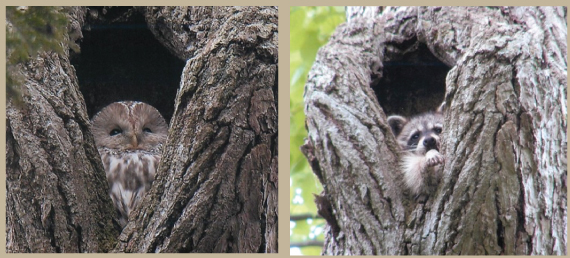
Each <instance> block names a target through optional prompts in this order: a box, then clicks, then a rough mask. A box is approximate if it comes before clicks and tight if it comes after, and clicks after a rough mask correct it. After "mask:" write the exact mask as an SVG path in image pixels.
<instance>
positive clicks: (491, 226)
mask: <svg viewBox="0 0 570 258" xmlns="http://www.w3.org/2000/svg"><path fill="white" fill-rule="evenodd" d="M347 17H348V19H349V21H348V22H347V23H346V24H344V25H341V26H340V27H339V28H338V29H337V32H336V33H335V34H334V35H333V36H332V37H331V40H330V42H329V43H328V44H327V45H326V46H325V47H323V48H322V49H321V50H320V51H319V54H318V55H317V61H316V62H315V65H314V66H313V68H312V71H311V72H310V73H309V80H308V82H307V84H306V92H305V105H306V106H305V112H306V115H307V127H308V138H307V140H306V142H305V145H304V146H303V150H304V153H305V154H306V156H307V158H308V160H309V162H310V163H311V166H312V167H313V170H314V172H315V173H316V174H317V176H318V177H319V179H320V180H321V182H322V183H323V186H324V192H323V193H322V194H321V195H320V196H319V197H318V198H317V204H318V207H319V213H320V214H322V215H323V217H325V218H326V219H327V222H328V224H329V227H328V230H327V233H326V241H325V246H324V248H323V254H328V255H339V254H354V255H356V254H394V255H402V254H415V255H417V254H424V255H427V254H432V255H438V254H440V255H441V254H472V255H475V254H479V255H480V254H509V255H513V254H526V255H530V254H534V255H536V254H539V255H548V254H557V255H561V254H566V239H567V233H566V228H567V221H566V217H567V211H566V208H567V201H566V200H567V197H566V193H567V188H566V175H567V168H566V166H567V161H566V146H567V142H566V141H567V140H566V126H567V124H566V123H567V122H566V121H567V120H566V116H567V110H566V91H567V89H566V83H567V81H566V70H567V52H566V51H567V47H566V33H567V24H566V8H563V7H501V8H483V7H459V8H458V7H396V8H393V7H387V8H385V9H384V10H379V9H376V8H371V7H365V8H347ZM418 44H423V45H425V46H427V49H429V50H430V52H431V53H432V54H433V55H434V56H435V57H437V59H439V60H440V61H441V62H443V63H445V64H446V65H448V66H449V67H451V70H450V71H449V73H447V77H446V80H445V102H446V105H445V107H446V114H445V125H444V133H443V144H442V153H443V154H444V155H445V164H444V167H443V175H444V178H443V180H442V182H441V183H440V184H439V186H438V190H437V191H436V192H434V193H431V195H430V196H429V198H428V200H427V201H426V202H419V201H417V200H414V199H413V198H411V197H409V196H407V195H405V194H402V190H401V178H400V177H401V175H400V174H399V173H398V167H397V162H398V147H397V145H396V143H395V140H394V136H393V135H392V133H391V132H390V129H389V127H388V125H387V123H386V116H385V113H384V110H387V108H390V109H391V110H398V109H397V108H400V107H397V108H394V107H388V106H387V105H386V103H383V102H382V101H380V102H378V99H381V100H383V99H389V96H388V98H386V96H379V97H378V98H376V96H375V94H376V95H378V92H382V93H385V92H389V91H386V84H388V82H387V81H386V80H385V78H384V77H386V69H385V68H386V64H387V63H389V62H392V61H394V60H396V61H397V60H400V59H401V58H402V56H404V55H407V54H408V53H409V52H414V51H416V52H417V49H418ZM422 69H423V68H422ZM426 69H427V68H426ZM418 76H420V75H417V74H412V75H411V76H408V77H405V78H399V79H400V80H404V81H406V80H414V79H416V78H415V77H418ZM391 79H394V78H391ZM378 81H379V83H378ZM371 85H374V86H373V87H371ZM426 87H427V86H426ZM373 88H374V90H375V91H376V93H375V92H374V90H373ZM415 90H418V89H415ZM380 95H382V94H380ZM429 98H430V99H429V100H430V101H431V99H432V98H433V96H432V95H429ZM398 101H399V100H398ZM398 101H392V102H390V104H393V103H397V102H398ZM438 101H441V99H439V100H438ZM402 103H403V104H400V105H402V106H406V105H412V104H411V103H413V101H411V100H403V101H402ZM381 105H384V106H383V107H381ZM396 105H397V104H396ZM402 108H405V107H402Z"/></svg>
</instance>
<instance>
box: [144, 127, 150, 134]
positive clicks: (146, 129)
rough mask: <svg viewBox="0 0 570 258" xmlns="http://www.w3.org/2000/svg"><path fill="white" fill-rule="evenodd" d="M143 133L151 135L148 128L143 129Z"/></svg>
mask: <svg viewBox="0 0 570 258" xmlns="http://www.w3.org/2000/svg"><path fill="white" fill-rule="evenodd" d="M143 132H145V133H152V130H150V128H148V127H145V128H144V129H143Z"/></svg>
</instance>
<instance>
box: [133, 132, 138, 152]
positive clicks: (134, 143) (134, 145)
mask: <svg viewBox="0 0 570 258" xmlns="http://www.w3.org/2000/svg"><path fill="white" fill-rule="evenodd" d="M131 146H133V149H136V148H138V147H139V143H138V141H137V136H136V135H134V134H133V136H131Z"/></svg>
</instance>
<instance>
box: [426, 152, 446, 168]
mask: <svg viewBox="0 0 570 258" xmlns="http://www.w3.org/2000/svg"><path fill="white" fill-rule="evenodd" d="M444 161H445V158H444V157H443V155H441V153H439V151H437V150H429V151H428V152H427V153H426V166H428V167H433V166H437V165H439V164H443V162H444Z"/></svg>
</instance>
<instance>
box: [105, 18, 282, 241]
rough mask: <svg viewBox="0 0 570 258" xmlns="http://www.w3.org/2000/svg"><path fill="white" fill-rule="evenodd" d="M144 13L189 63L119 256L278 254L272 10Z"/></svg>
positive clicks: (158, 33) (274, 20)
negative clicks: (165, 136) (154, 171)
mask: <svg viewBox="0 0 570 258" xmlns="http://www.w3.org/2000/svg"><path fill="white" fill-rule="evenodd" d="M141 10H142V11H144V12H145V16H146V20H147V22H148V23H149V27H150V28H151V30H152V31H153V32H154V33H155V35H156V36H157V38H158V39H159V40H160V41H162V42H164V43H165V45H166V46H169V48H170V49H171V51H172V52H174V53H176V54H177V55H178V56H179V57H181V58H190V59H189V60H188V61H187V63H186V67H185V68H184V71H183V74H182V81H181V88H180V89H179V91H178V94H177V96H176V104H175V105H176V107H175V111H174V115H173V117H172V121H171V124H170V126H171V127H170V132H169V138H168V140H167V144H166V146H165V149H164V152H163V159H162V160H161V165H160V166H159V171H158V173H157V177H156V179H155V181H154V183H153V187H152V189H151V190H150V193H149V194H148V195H147V196H146V199H145V201H144V203H145V205H143V206H142V207H141V208H140V209H137V210H136V211H135V212H138V213H137V214H135V215H136V218H135V219H134V220H132V221H130V222H129V224H128V225H127V227H126V228H125V230H124V231H123V233H122V234H121V236H120V243H119V246H118V247H117V249H116V251H120V252H277V184H278V182H277V95H276V94H277V61H278V56H277V35H278V34H277V8H274V7H148V8H142V9H141ZM198 50H199V51H198ZM131 218H133V217H132V216H131Z"/></svg>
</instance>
